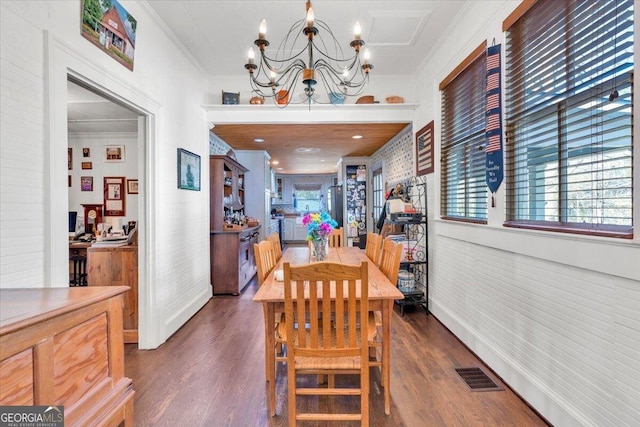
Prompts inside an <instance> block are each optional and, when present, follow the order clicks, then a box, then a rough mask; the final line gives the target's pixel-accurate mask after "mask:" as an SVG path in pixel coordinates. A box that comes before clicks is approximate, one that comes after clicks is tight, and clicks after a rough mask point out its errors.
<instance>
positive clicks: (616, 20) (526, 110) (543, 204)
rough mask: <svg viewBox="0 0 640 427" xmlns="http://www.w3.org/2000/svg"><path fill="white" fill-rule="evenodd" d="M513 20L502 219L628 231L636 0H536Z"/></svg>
mask: <svg viewBox="0 0 640 427" xmlns="http://www.w3.org/2000/svg"><path fill="white" fill-rule="evenodd" d="M510 22H513V24H512V25H511V26H510V27H509V28H506V30H507V46H506V64H507V73H506V94H507V97H506V112H507V114H506V130H507V143H506V153H507V158H506V162H507V165H506V169H505V171H506V174H507V180H506V181H507V187H506V193H507V194H506V196H507V212H506V219H507V222H506V223H505V225H507V226H514V227H526V228H541V229H545V230H552V231H561V232H571V233H583V234H594V235H603V236H614V237H627V238H631V237H633V226H632V217H633V212H632V205H633V200H632V184H633V182H632V163H633V157H632V147H633V129H632V126H633V111H632V80H633V75H632V73H633V0H617V1H584V0H567V1H553V0H551V1H545V0H540V1H538V2H536V3H535V4H534V5H533V6H531V7H530V8H529V9H528V10H527V11H525V12H524V13H523V15H522V16H520V17H518V18H516V19H510ZM540 22H544V23H545V25H540Z"/></svg>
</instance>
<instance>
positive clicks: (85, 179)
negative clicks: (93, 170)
mask: <svg viewBox="0 0 640 427" xmlns="http://www.w3.org/2000/svg"><path fill="white" fill-rule="evenodd" d="M80 191H93V177H92V176H81V177H80Z"/></svg>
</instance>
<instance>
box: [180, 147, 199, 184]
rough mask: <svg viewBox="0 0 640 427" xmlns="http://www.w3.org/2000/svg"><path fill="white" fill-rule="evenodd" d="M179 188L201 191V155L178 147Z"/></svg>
mask: <svg viewBox="0 0 640 427" xmlns="http://www.w3.org/2000/svg"><path fill="white" fill-rule="evenodd" d="M178 188H181V189H183V190H195V191H200V156H198V155H197V154H194V153H191V152H190V151H187V150H185V149H183V148H178Z"/></svg>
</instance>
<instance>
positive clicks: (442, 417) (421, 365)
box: [125, 282, 547, 427]
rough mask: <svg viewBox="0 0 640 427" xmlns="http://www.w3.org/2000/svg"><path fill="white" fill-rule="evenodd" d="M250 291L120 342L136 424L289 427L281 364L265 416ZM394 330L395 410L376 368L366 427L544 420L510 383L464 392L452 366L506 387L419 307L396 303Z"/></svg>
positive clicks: (260, 349)
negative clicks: (174, 326)
mask: <svg viewBox="0 0 640 427" xmlns="http://www.w3.org/2000/svg"><path fill="white" fill-rule="evenodd" d="M256 289H257V284H255V282H252V283H250V284H249V286H248V287H247V289H245V291H244V292H243V293H242V295H241V296H239V297H215V298H213V299H211V300H210V301H209V302H208V303H207V304H206V305H205V306H204V307H203V308H202V309H201V310H200V311H199V312H198V313H197V314H196V315H195V316H194V317H193V318H192V319H191V320H190V321H189V322H188V323H187V324H185V325H184V326H183V327H182V328H181V329H180V330H179V331H177V332H176V333H175V334H174V335H173V336H172V337H171V338H170V339H169V340H168V341H167V342H166V343H164V344H163V345H162V346H161V347H160V348H158V349H156V350H151V351H147V350H137V348H136V346H135V345H133V344H127V345H126V346H125V372H126V375H127V376H128V377H130V378H132V379H133V385H134V388H135V390H136V394H135V425H136V426H190V427H191V426H203V427H204V426H207V427H218V426H230V427H248V426H286V425H287V403H286V401H287V382H286V372H285V367H284V366H281V367H280V368H279V369H278V382H277V387H276V390H277V408H276V410H277V413H278V415H277V416H275V417H270V416H269V415H268V414H267V408H266V382H265V374H264V335H263V334H264V329H263V324H262V322H263V316H262V306H261V305H259V304H256V303H254V302H252V300H251V298H252V297H253V295H254V293H255V291H256ZM391 334H392V348H391V399H392V402H391V415H385V414H384V396H383V393H382V390H381V388H380V376H379V374H378V372H377V370H375V369H374V370H373V372H372V375H371V393H370V399H371V400H370V402H371V403H370V406H371V408H370V417H371V418H370V420H371V421H370V425H371V426H393V427H398V426H408V427H414V426H465V427H466V426H492V427H493V426H517V427H525V426H545V425H547V424H546V423H545V421H544V420H543V419H542V418H540V417H539V416H538V415H536V413H535V412H534V411H533V410H531V408H529V407H528V406H527V405H526V404H525V403H524V402H523V401H522V400H521V399H520V398H518V396H517V395H515V394H514V393H513V392H512V391H511V390H510V389H509V388H507V387H505V388H504V391H490V392H472V391H469V389H468V387H467V385H466V384H465V383H464V382H463V381H462V380H461V379H460V377H459V376H458V374H457V373H456V371H455V370H454V369H455V368H457V367H467V366H479V367H482V368H483V369H484V370H485V372H487V373H488V374H490V375H491V376H492V378H493V379H494V381H496V382H497V383H498V384H499V385H503V384H502V383H501V382H500V381H499V379H498V378H496V377H495V376H493V374H492V373H491V372H490V371H489V370H488V369H486V367H485V366H484V365H483V364H482V363H481V362H480V361H479V360H478V359H477V358H476V357H475V356H474V355H473V354H472V353H471V352H469V351H468V350H467V349H466V348H465V347H464V346H463V345H462V344H461V343H460V342H459V341H458V340H457V339H456V338H455V337H454V336H453V335H452V334H451V333H450V332H449V331H448V330H447V329H446V328H444V327H443V326H442V325H441V324H440V323H439V322H438V321H437V320H436V319H435V318H434V317H433V316H432V315H429V316H425V312H424V310H419V309H415V310H413V309H411V308H408V309H407V310H405V315H404V317H401V316H400V315H399V309H398V308H397V307H396V309H395V312H394V314H393V319H392V325H391ZM314 380H315V378H309V381H314ZM346 381H349V379H348V378H347V379H346ZM356 402H357V400H356V401H355V402H353V401H347V400H344V399H342V400H339V401H336V400H335V398H334V400H332V401H330V402H329V403H327V402H326V400H324V399H320V400H318V399H317V398H311V397H310V398H309V400H305V401H302V402H300V404H301V405H304V406H307V407H309V406H314V407H315V406H319V407H321V408H322V407H326V406H327V405H333V407H336V406H340V407H342V406H344V405H347V406H349V405H357V403H356ZM354 408H355V410H357V406H354ZM321 410H322V409H321ZM304 425H323V426H324V425H336V426H345V425H349V424H348V423H332V424H329V423H320V424H313V423H306V424H304Z"/></svg>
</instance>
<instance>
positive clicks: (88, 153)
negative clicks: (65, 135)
mask: <svg viewBox="0 0 640 427" xmlns="http://www.w3.org/2000/svg"><path fill="white" fill-rule="evenodd" d="M82 157H91V148H83V149H82Z"/></svg>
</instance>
